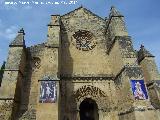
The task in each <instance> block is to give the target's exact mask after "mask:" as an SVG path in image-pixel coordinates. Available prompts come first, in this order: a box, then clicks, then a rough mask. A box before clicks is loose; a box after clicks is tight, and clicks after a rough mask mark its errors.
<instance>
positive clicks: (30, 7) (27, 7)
mask: <svg viewBox="0 0 160 120" xmlns="http://www.w3.org/2000/svg"><path fill="white" fill-rule="evenodd" d="M23 9H25V10H30V9H32V6H25V7H23Z"/></svg>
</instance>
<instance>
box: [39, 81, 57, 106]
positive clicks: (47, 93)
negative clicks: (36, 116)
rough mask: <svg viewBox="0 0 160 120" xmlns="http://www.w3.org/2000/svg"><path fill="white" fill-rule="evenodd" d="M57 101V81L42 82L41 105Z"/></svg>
mask: <svg viewBox="0 0 160 120" xmlns="http://www.w3.org/2000/svg"><path fill="white" fill-rule="evenodd" d="M56 100H57V84H56V82H55V81H41V85H40V99H39V102H40V103H55V102H56Z"/></svg>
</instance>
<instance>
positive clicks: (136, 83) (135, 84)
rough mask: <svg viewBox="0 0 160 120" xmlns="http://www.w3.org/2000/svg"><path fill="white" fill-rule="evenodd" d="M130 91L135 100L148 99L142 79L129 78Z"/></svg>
mask: <svg viewBox="0 0 160 120" xmlns="http://www.w3.org/2000/svg"><path fill="white" fill-rule="evenodd" d="M131 86H132V92H133V95H134V98H135V99H136V100H146V99H148V94H147V90H146V87H145V84H144V80H131Z"/></svg>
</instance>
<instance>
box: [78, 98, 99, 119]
mask: <svg viewBox="0 0 160 120" xmlns="http://www.w3.org/2000/svg"><path fill="white" fill-rule="evenodd" d="M79 108H80V120H98V119H99V115H98V106H97V103H96V102H95V101H94V100H92V99H91V98H86V99H84V100H83V101H82V102H81V104H80V107H79Z"/></svg>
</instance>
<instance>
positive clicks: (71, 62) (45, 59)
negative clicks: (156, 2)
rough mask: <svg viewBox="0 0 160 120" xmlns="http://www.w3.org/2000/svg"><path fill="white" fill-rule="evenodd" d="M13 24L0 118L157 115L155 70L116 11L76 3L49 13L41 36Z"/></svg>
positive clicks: (122, 119)
mask: <svg viewBox="0 0 160 120" xmlns="http://www.w3.org/2000/svg"><path fill="white" fill-rule="evenodd" d="M24 37H25V32H24V29H20V30H19V31H18V33H17V36H16V37H15V39H14V40H12V42H11V43H10V44H9V52H8V58H7V61H6V64H5V69H4V70H3V72H4V73H3V77H2V80H1V83H0V120H160V76H159V72H158V70H157V66H156V63H155V60H154V55H152V54H151V53H150V52H149V51H148V50H146V49H145V47H144V46H143V45H141V47H140V49H139V50H137V51H136V50H134V48H133V43H132V37H131V36H129V35H128V32H127V29H126V26H125V20H124V16H123V15H122V14H121V13H120V12H119V11H118V10H117V9H116V8H115V7H111V9H110V13H109V15H108V17H106V18H105V19H104V18H101V17H99V16H98V15H96V14H94V13H93V12H91V11H90V10H88V9H86V8H84V7H82V6H81V7H79V8H77V9H75V10H73V11H71V12H69V13H66V14H64V15H51V20H50V22H49V24H48V33H47V38H46V41H44V43H41V44H37V45H33V46H30V47H27V46H26V45H25V39H24Z"/></svg>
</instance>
